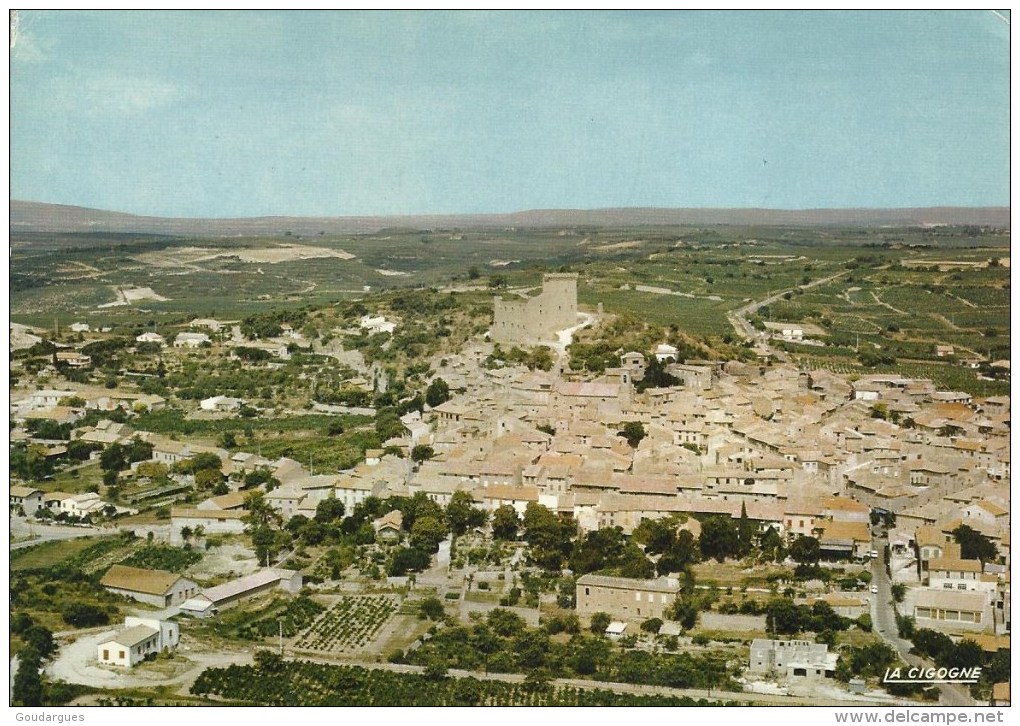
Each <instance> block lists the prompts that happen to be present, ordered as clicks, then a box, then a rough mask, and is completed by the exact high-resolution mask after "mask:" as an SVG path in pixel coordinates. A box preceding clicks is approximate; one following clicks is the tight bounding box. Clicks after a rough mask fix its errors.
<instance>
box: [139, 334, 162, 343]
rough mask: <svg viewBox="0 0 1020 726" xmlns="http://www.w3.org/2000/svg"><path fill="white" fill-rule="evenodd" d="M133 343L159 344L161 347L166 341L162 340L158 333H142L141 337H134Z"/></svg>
mask: <svg viewBox="0 0 1020 726" xmlns="http://www.w3.org/2000/svg"><path fill="white" fill-rule="evenodd" d="M135 342H136V343H159V344H160V345H163V343H165V342H166V341H165V340H164V339H163V336H162V335H160V334H159V333H153V332H148V333H142V334H141V335H139V336H136V337H135Z"/></svg>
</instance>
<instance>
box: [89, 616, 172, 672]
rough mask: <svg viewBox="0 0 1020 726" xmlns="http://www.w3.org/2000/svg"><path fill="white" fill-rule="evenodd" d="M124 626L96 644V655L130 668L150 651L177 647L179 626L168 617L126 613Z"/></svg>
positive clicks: (101, 658) (150, 653)
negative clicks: (130, 615)
mask: <svg viewBox="0 0 1020 726" xmlns="http://www.w3.org/2000/svg"><path fill="white" fill-rule="evenodd" d="M124 626H125V628H124V629H123V630H121V631H119V632H118V633H116V634H115V635H114V636H113V637H112V638H110V639H109V640H105V641H103V642H101V643H100V644H99V645H98V647H97V649H96V650H97V653H96V655H97V658H98V660H99V662H100V663H103V664H106V665H115V666H123V667H126V668H131V667H133V666H134V665H135V664H137V663H140V662H141V661H143V660H145V658H146V657H147V656H149V655H153V654H157V653H162V652H165V651H168V650H170V649H171V648H176V647H177V644H178V643H179V642H180V639H181V637H180V635H181V633H180V626H179V625H177V623H173V622H170V621H168V620H154V619H148V618H138V617H128V618H125V620H124Z"/></svg>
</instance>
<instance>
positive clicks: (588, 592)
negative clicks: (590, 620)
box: [577, 574, 680, 621]
mask: <svg viewBox="0 0 1020 726" xmlns="http://www.w3.org/2000/svg"><path fill="white" fill-rule="evenodd" d="M678 592H680V583H679V581H678V580H676V579H675V578H667V577H660V578H658V579H656V580H634V579H630V578H626V577H606V576H605V575H590V574H589V575H582V576H581V577H579V578H578V579H577V612H578V614H579V615H592V614H593V613H597V612H606V613H609V614H610V615H612V616H613V617H615V618H620V619H621V620H632V621H633V620H647V619H648V618H663V617H664V614H665V612H666V610H667V609H668V608H669V606H670V605H671V604H672V602H673V600H674V599H676V595H677V593H678Z"/></svg>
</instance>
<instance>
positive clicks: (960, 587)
mask: <svg viewBox="0 0 1020 726" xmlns="http://www.w3.org/2000/svg"><path fill="white" fill-rule="evenodd" d="M956 589H957V590H966V589H967V586H966V585H965V584H964V583H962V582H961V583H960V584H959V585H957V586H956Z"/></svg>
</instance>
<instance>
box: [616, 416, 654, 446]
mask: <svg viewBox="0 0 1020 726" xmlns="http://www.w3.org/2000/svg"><path fill="white" fill-rule="evenodd" d="M617 435H618V436H622V437H623V438H625V439H626V440H627V443H628V444H630V448H632V449H636V448H637V447H638V444H640V443H641V440H642V439H644V438H645V436H647V434H646V433H645V425H644V424H643V423H641V422H640V421H628V422H627V423H625V424H624V425H623V430H622V431H620V432H619V434H617Z"/></svg>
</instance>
